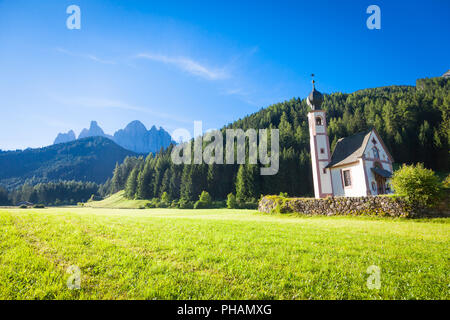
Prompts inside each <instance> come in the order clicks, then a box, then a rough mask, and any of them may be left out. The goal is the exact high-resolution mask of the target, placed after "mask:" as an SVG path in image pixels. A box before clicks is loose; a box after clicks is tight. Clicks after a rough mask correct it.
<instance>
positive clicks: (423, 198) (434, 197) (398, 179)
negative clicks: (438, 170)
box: [392, 163, 442, 207]
mask: <svg viewBox="0 0 450 320" xmlns="http://www.w3.org/2000/svg"><path fill="white" fill-rule="evenodd" d="M392 185H393V187H394V190H395V193H396V194H398V195H399V196H402V197H404V198H405V199H406V200H407V201H408V202H410V203H413V204H418V205H420V206H423V207H432V206H435V205H436V204H438V202H439V200H440V197H441V195H442V185H441V183H440V181H439V178H438V176H437V175H436V174H435V173H434V172H433V170H430V169H426V168H424V166H423V164H421V163H419V164H417V165H410V166H408V165H403V166H402V168H401V169H399V170H397V171H395V173H394V176H393V177H392Z"/></svg>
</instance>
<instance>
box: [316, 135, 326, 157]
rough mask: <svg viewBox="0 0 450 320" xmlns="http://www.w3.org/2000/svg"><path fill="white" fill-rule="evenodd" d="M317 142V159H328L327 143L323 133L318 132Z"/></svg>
mask: <svg viewBox="0 0 450 320" xmlns="http://www.w3.org/2000/svg"><path fill="white" fill-rule="evenodd" d="M316 142H317V157H318V159H319V160H328V158H329V150H328V143H327V136H326V135H324V134H319V135H317V136H316Z"/></svg>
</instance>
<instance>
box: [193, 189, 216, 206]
mask: <svg viewBox="0 0 450 320" xmlns="http://www.w3.org/2000/svg"><path fill="white" fill-rule="evenodd" d="M211 207H212V199H211V196H210V195H209V193H208V192H207V191H202V194H201V195H200V196H199V200H198V201H197V202H196V203H195V204H194V209H209V208H211Z"/></svg>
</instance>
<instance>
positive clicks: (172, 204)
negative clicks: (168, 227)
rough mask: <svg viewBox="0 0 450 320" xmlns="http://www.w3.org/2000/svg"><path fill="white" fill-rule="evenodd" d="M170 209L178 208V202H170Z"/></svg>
mask: <svg viewBox="0 0 450 320" xmlns="http://www.w3.org/2000/svg"><path fill="white" fill-rule="evenodd" d="M170 207H171V208H173V209H176V208H179V207H180V206H179V203H178V200H172V203H171V204H170Z"/></svg>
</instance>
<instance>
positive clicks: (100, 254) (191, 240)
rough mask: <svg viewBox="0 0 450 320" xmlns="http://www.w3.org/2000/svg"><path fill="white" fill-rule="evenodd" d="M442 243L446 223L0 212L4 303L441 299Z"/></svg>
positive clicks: (445, 292) (444, 286) (235, 214)
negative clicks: (375, 270)
mask: <svg viewBox="0 0 450 320" xmlns="http://www.w3.org/2000/svg"><path fill="white" fill-rule="evenodd" d="M449 244H450V224H449V223H448V220H446V219H435V220H420V221H417V220H393V219H373V218H372V219H371V218H362V217H293V216H271V215H263V214H260V213H257V212H254V211H245V210H175V209H150V210H137V209H135V210H132V209H130V210H127V209H122V210H121V209H100V208H52V209H40V210H39V209H36V210H34V209H24V210H19V209H1V208H0V299H449V289H450V287H449V284H450V279H449V266H450V265H449ZM72 265H75V266H78V267H79V268H80V270H81V288H80V289H74V290H69V289H68V287H67V280H68V278H69V276H70V274H69V273H67V269H68V268H69V266H72ZM371 265H376V266H378V267H380V269H381V288H380V289H379V290H377V289H369V288H368V287H367V285H366V282H367V278H368V276H369V274H367V273H366V270H367V268H368V267H369V266H371Z"/></svg>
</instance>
